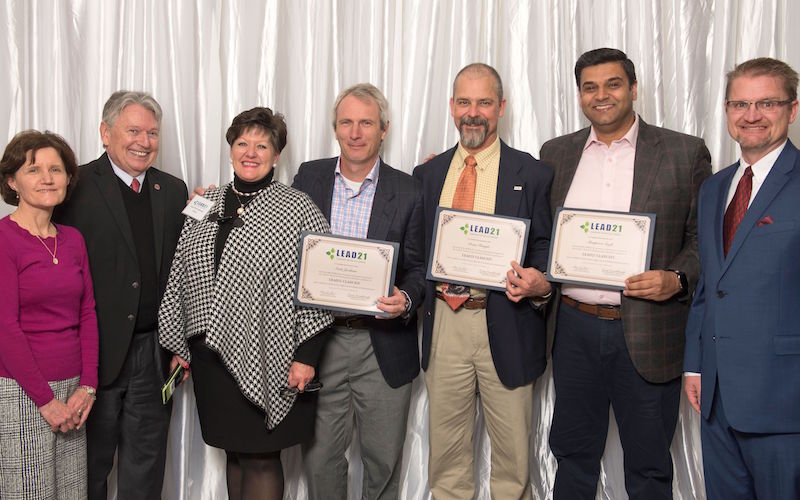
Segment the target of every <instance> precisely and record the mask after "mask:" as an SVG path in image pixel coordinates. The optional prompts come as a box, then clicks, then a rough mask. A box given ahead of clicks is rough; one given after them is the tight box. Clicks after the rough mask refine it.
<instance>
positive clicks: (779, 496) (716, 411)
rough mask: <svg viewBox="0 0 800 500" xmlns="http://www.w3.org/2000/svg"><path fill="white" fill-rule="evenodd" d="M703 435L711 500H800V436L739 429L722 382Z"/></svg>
mask: <svg viewBox="0 0 800 500" xmlns="http://www.w3.org/2000/svg"><path fill="white" fill-rule="evenodd" d="M787 383H790V382H788V381H787ZM700 435H701V439H702V442H703V472H704V474H705V481H706V495H707V498H708V500H755V499H759V500H767V499H769V500H797V499H798V498H800V433H792V434H757V433H750V432H739V431H737V430H735V429H733V428H732V427H731V425H730V423H728V419H727V417H726V416H725V409H724V408H723V406H722V399H720V395H719V384H717V390H716V391H715V392H714V402H713V403H712V406H711V415H709V419H708V420H706V419H702V421H701V425H700Z"/></svg>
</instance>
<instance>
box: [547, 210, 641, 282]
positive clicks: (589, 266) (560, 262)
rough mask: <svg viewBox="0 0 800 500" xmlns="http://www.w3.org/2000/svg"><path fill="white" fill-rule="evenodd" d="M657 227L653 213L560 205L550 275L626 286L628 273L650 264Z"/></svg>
mask: <svg viewBox="0 0 800 500" xmlns="http://www.w3.org/2000/svg"><path fill="white" fill-rule="evenodd" d="M655 227H656V214H654V213H645V212H615V211H611V210H587V209H581V208H568V207H558V208H557V209H556V214H555V219H554V221H553V232H552V237H551V238H550V254H549V257H548V259H547V279H548V280H549V281H555V282H560V283H567V284H575V285H584V286H590V287H592V288H603V289H608V290H623V289H625V280H626V279H627V278H629V277H630V276H633V275H635V274H639V273H642V272H644V271H646V270H648V269H650V257H651V255H652V252H653V235H654V234H655ZM629 228H630V229H629ZM623 233H624V234H623Z"/></svg>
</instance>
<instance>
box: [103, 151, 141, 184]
mask: <svg viewBox="0 0 800 500" xmlns="http://www.w3.org/2000/svg"><path fill="white" fill-rule="evenodd" d="M108 162H109V163H110V164H111V170H113V171H114V175H116V176H117V177H119V178H120V179H121V180H122V182H124V183H125V185H126V186H130V185H131V182H133V176H132V175H131V174H129V173H128V172H126V171H124V170H122V169H121V168H119V167H118V166H117V165H116V164H115V163H114V161H113V160H112V159H111V157H110V156H109V157H108ZM146 175H147V170H145V171H144V172H142V173H141V174H139V175H137V176H136V178H137V179H138V180H139V185H140V186H144V178H145V176H146Z"/></svg>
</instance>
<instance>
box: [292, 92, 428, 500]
mask: <svg viewBox="0 0 800 500" xmlns="http://www.w3.org/2000/svg"><path fill="white" fill-rule="evenodd" d="M388 115H389V104H388V102H387V101H386V98H385V97H384V96H383V94H382V93H381V92H380V90H378V89H377V88H375V87H374V86H373V85H370V84H368V83H362V84H358V85H354V86H352V87H350V88H348V89H346V90H344V91H342V92H341V93H340V94H339V96H338V97H337V99H336V103H335V105H334V107H333V130H334V132H335V134H336V140H337V141H338V142H339V148H340V155H339V156H338V157H335V158H327V159H322V160H316V161H311V162H306V163H304V164H302V165H300V169H299V171H298V172H297V175H296V176H295V178H294V184H293V187H295V188H297V189H299V190H301V191H304V192H305V193H307V194H308V195H309V196H310V197H311V199H312V200H314V202H315V203H316V204H317V206H318V207H319V208H320V210H321V211H322V213H323V214H324V215H325V217H326V218H327V219H328V220H329V221H330V223H331V232H333V234H337V235H341V236H350V237H356V238H370V239H375V240H384V241H393V242H397V243H399V244H400V251H399V257H398V262H397V273H396V278H395V286H394V290H393V293H392V294H391V295H390V296H388V297H382V298H381V299H380V302H379V304H378V308H379V309H381V310H383V311H385V312H388V313H389V314H390V316H389V318H380V319H378V318H375V317H372V316H364V315H337V316H336V318H335V326H334V328H333V331H332V332H331V335H330V338H329V341H328V344H327V346H326V347H325V350H324V352H323V354H322V358H321V360H320V363H319V367H318V373H319V377H320V380H321V381H322V382H323V384H324V386H323V388H322V389H321V390H320V394H319V402H318V410H317V419H316V425H315V432H314V439H313V441H311V442H310V443H309V444H308V445H306V446H304V448H303V456H304V461H305V471H306V477H307V478H308V489H309V497H310V498H312V499H327V498H346V496H347V460H346V458H345V451H346V449H347V447H348V446H349V445H350V438H351V436H352V434H353V425H354V424H355V426H356V429H357V432H358V437H359V442H360V443H361V456H362V457H363V464H364V482H363V491H362V494H361V496H362V498H369V499H378V498H381V499H395V498H397V489H398V485H399V480H400V466H401V462H402V458H403V443H404V442H405V435H406V418H407V415H408V408H409V405H410V401H411V381H412V380H414V378H415V377H416V376H417V374H418V373H419V349H418V347H417V321H416V315H415V314H414V311H415V310H416V309H417V307H418V306H419V305H420V304H421V303H422V299H423V297H424V293H425V267H424V265H425V257H424V255H423V249H422V245H423V240H422V215H421V211H422V192H421V190H419V189H418V188H417V185H416V184H415V182H414V181H413V180H412V178H411V176H410V175H408V174H406V173H403V172H400V171H398V170H395V169H393V168H392V167H390V166H389V165H387V164H386V163H384V162H383V160H382V159H381V158H380V148H381V144H382V143H383V139H384V138H385V137H386V133H387V132H388V131H389V116H388Z"/></svg>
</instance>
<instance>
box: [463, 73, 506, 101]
mask: <svg viewBox="0 0 800 500" xmlns="http://www.w3.org/2000/svg"><path fill="white" fill-rule="evenodd" d="M466 74H469V75H474V76H491V77H492V79H493V80H494V93H495V94H497V102H498V104H500V103H501V102H503V80H501V79H500V74H499V73H498V72H497V70H496V69H494V68H493V67H491V66H489V65H488V64H484V63H472V64H468V65H466V66H464V67H463V68H461V71H459V72H458V73H457V74H456V77H455V78H454V79H453V97H455V96H456V82H458V79H459V78H460V77H461V76H462V75H466Z"/></svg>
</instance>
